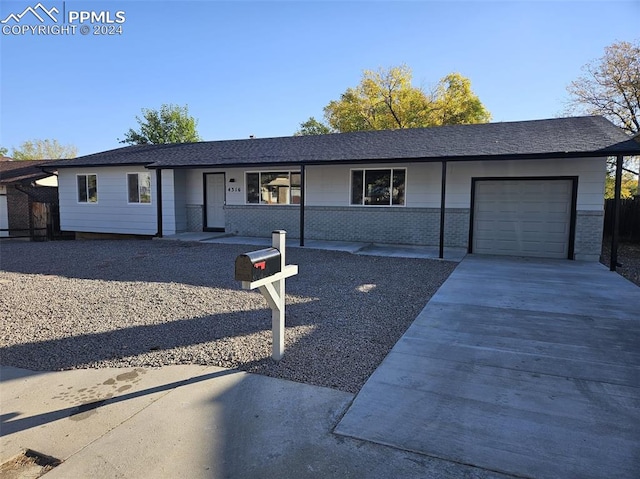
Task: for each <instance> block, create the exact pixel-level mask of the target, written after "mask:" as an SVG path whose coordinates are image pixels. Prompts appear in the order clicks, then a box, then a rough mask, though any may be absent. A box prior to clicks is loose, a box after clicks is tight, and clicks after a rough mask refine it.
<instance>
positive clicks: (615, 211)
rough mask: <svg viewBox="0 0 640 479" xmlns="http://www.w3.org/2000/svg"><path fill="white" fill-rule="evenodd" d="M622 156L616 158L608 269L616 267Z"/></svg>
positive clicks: (613, 269) (612, 269)
mask: <svg viewBox="0 0 640 479" xmlns="http://www.w3.org/2000/svg"><path fill="white" fill-rule="evenodd" d="M622 159H623V157H622V155H618V156H617V157H616V183H615V188H614V193H613V230H612V231H611V260H610V262H609V269H610V270H611V271H615V270H616V267H617V266H618V230H619V223H620V191H621V190H622Z"/></svg>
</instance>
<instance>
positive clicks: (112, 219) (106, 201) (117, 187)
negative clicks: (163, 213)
mask: <svg viewBox="0 0 640 479" xmlns="http://www.w3.org/2000/svg"><path fill="white" fill-rule="evenodd" d="M143 172H147V173H151V203H150V204H129V203H128V193H127V173H143ZM166 173H168V175H167V176H169V175H170V176H171V177H173V172H171V171H167V172H166ZM79 174H84V175H92V174H95V175H97V179H98V202H97V203H79V202H78V191H77V179H76V178H77V175H79ZM58 182H59V190H58V194H59V196H60V224H61V229H62V230H63V231H78V232H87V233H122V234H139V235H154V234H156V232H157V217H156V211H157V210H156V176H155V172H153V171H150V170H147V169H145V168H143V167H135V166H118V167H100V168H61V169H60V171H59V172H58ZM163 193H164V194H163V197H164V198H166V199H167V200H171V202H172V203H173V189H172V188H169V187H166V185H164V184H163ZM165 221H167V222H168V223H170V221H169V218H166V220H165ZM173 222H174V223H175V220H174V221H173ZM174 229H175V225H174Z"/></svg>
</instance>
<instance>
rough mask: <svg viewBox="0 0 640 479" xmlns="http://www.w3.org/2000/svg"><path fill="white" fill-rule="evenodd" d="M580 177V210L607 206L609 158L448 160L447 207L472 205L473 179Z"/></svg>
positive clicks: (599, 209)
mask: <svg viewBox="0 0 640 479" xmlns="http://www.w3.org/2000/svg"><path fill="white" fill-rule="evenodd" d="M523 176H531V177H535V176H577V177H578V205H577V209H578V210H583V211H585V210H587V211H602V210H603V209H604V182H605V177H606V158H587V159H569V160H519V161H493V162H480V161H473V162H450V163H447V198H446V205H447V208H469V207H470V205H471V178H481V177H523Z"/></svg>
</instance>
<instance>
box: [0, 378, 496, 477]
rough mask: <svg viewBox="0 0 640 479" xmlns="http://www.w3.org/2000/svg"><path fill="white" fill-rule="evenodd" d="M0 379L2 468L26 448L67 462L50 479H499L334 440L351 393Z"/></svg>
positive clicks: (243, 383)
mask: <svg viewBox="0 0 640 479" xmlns="http://www.w3.org/2000/svg"><path fill="white" fill-rule="evenodd" d="M0 379H1V382H0V390H1V392H0V398H1V403H0V405H1V411H0V412H1V421H2V422H1V430H0V433H1V436H2V437H1V438H0V440H1V443H0V444H1V448H0V449H1V455H0V463H4V462H5V461H7V460H8V459H10V458H12V457H14V456H15V455H17V454H19V453H20V452H21V451H22V450H24V449H27V448H28V449H32V450H35V451H37V452H39V453H43V454H46V455H49V456H53V457H55V458H58V459H60V460H62V461H63V463H62V464H61V465H59V466H57V467H55V468H54V469H52V470H51V471H50V472H48V473H47V474H46V478H47V479H56V478H64V479H69V478H92V479H107V478H109V479H111V478H116V477H117V478H131V479H134V478H135V479H139V478H155V479H157V478H178V477H185V478H187V477H188V478H190V479H197V478H202V479H205V478H207V479H215V478H250V477H260V478H279V479H280V478H289V477H291V478H294V477H295V478H307V477H308V478H363V477H366V478H381V479H382V478H389V477H403V478H445V477H448V478H453V477H456V478H457V477H464V478H478V479H498V478H503V477H504V476H502V475H499V474H494V473H490V472H487V471H482V470H480V469H477V468H473V467H469V466H464V465H460V464H454V463H451V462H448V461H442V460H438V459H432V458H428V457H425V456H421V455H419V454H413V453H409V452H405V451H401V450H398V449H393V448H388V447H385V446H380V445H376V444H372V443H368V442H364V441H359V440H353V439H349V438H343V437H340V436H336V435H333V434H332V433H331V430H332V429H333V427H334V426H335V424H336V423H337V421H338V420H339V418H340V416H341V415H342V414H343V413H344V411H345V409H346V408H347V407H348V405H349V404H350V402H351V400H352V399H353V395H351V394H348V393H344V392H341V391H336V390H333V389H327V388H321V387H315V386H309V385H306V384H300V383H294V382H291V381H285V380H281V379H274V378H269V377H265V376H259V375H253V374H247V373H243V372H239V371H236V370H228V369H221V368H215V367H201V366H169V367H163V368H159V369H142V368H136V369H84V370H73V371H61V372H32V371H26V370H21V369H16V368H12V367H2V368H1V369H0ZM12 477H16V476H12ZM17 477H35V476H17Z"/></svg>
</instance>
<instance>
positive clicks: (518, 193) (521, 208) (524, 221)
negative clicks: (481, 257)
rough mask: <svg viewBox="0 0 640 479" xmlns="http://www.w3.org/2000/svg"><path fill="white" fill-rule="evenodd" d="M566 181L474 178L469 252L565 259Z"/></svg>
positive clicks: (568, 182) (568, 191) (569, 185)
mask: <svg viewBox="0 0 640 479" xmlns="http://www.w3.org/2000/svg"><path fill="white" fill-rule="evenodd" d="M572 188H573V182H572V180H564V179H563V180H496V181H494V180H478V181H476V188H475V203H474V213H473V252H474V253H479V254H500V255H509V256H535V257H542V258H562V259H566V258H567V257H568V252H569V232H570V223H571V198H572Z"/></svg>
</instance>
